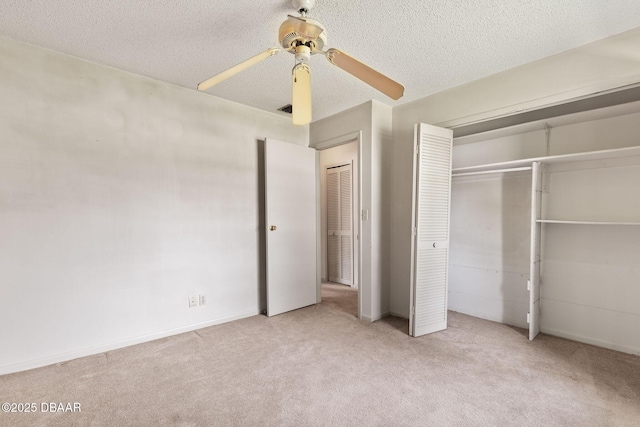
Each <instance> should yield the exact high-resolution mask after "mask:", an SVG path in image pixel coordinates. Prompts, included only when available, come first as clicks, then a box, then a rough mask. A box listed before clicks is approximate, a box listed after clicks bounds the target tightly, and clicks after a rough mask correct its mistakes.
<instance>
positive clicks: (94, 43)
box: [0, 0, 640, 120]
mask: <svg viewBox="0 0 640 427" xmlns="http://www.w3.org/2000/svg"><path fill="white" fill-rule="evenodd" d="M288 13H291V14H295V11H294V10H293V7H292V6H291V2H290V0H261V1H256V0H235V1H229V0H224V1H223V0H182V1H169V0H135V1H129V0H91V1H86V0H56V1H51V0H0V34H2V35H4V36H7V37H10V38H13V39H16V40H22V41H26V42H29V43H31V44H34V45H37V46H42V47H45V48H49V49H52V50H56V51H59V52H64V53H67V54H70V55H73V56H77V57H80V58H84V59H88V60H91V61H94V62H97V63H100V64H105V65H108V66H111V67H115V68H118V69H121V70H126V71H130V72H133V73H136V74H141V75H144V76H148V77H152V78H154V79H157V80H162V81H166V82H170V83H173V84H176V85H180V86H184V87H188V88H192V89H194V90H195V86H196V84H197V83H199V82H200V81H202V80H204V79H206V78H208V77H210V76H212V75H214V74H217V73H218V72H220V71H223V70H224V69H226V68H229V67H230V66H233V65H235V64H236V63H238V62H241V61H243V60H245V59H247V58H248V57H250V56H253V55H255V54H257V53H259V52H262V51H264V50H266V49H267V48H269V47H272V46H277V33H278V28H279V26H280V23H281V22H282V21H284V20H285V19H286V15H287V14H288ZM309 16H310V17H312V18H314V19H316V20H318V21H320V22H321V23H323V24H324V25H325V26H326V28H327V35H328V43H327V46H328V47H336V48H339V49H341V50H343V51H345V52H346V53H348V54H350V55H352V56H354V57H356V58H358V59H360V60H361V61H363V62H365V63H367V64H368V65H370V66H371V67H373V68H375V69H377V70H379V71H381V72H382V73H384V74H386V75H388V76H389V77H391V78H393V79H395V80H397V81H399V82H400V83H402V84H403V85H404V86H405V88H406V90H405V96H404V97H403V98H401V99H400V100H399V101H395V102H394V101H392V100H390V99H388V98H386V97H385V96H384V95H382V94H379V93H378V92H377V91H375V90H374V89H371V88H370V87H369V86H367V85H365V84H364V83H362V82H361V81H359V80H357V79H356V78H354V77H352V76H350V75H349V74H347V73H345V72H344V71H342V70H340V69H338V68H337V67H335V66H333V65H331V64H330V63H329V62H328V61H327V60H326V59H324V58H323V57H321V56H314V57H312V58H311V63H310V64H311V67H312V90H313V108H314V117H313V118H314V120H318V119H321V118H323V117H326V116H329V115H331V114H334V113H337V112H339V111H342V110H344V109H346V108H349V107H352V106H354V105H358V104H361V103H363V102H365V101H368V100H370V99H377V100H380V101H382V102H385V103H387V104H389V105H399V104H402V103H406V102H409V101H412V100H415V99H418V98H421V97H424V96H426V95H429V94H431V93H435V92H439V91H441V90H444V89H447V88H450V87H454V86H458V85H460V84H463V83H466V82H469V81H472V80H475V79H478V78H480V77H484V76H487V75H490V74H494V73H496V72H500V71H503V70H506V69H509V68H513V67H515V66H517V65H520V64H524V63H527V62H530V61H533V60H536V59H539V58H543V57H545V56H549V55H552V54H555V53H558V52H561V51H564V50H567V49H571V48H573V47H576V46H580V45H583V44H586V43H589V42H591V41H594V40H598V39H602V38H605V37H607V36H610V35H613V34H617V33H620V32H622V31H625V30H629V29H632V28H635V27H638V26H640V1H638V0H607V1H604V0H431V1H427V0H404V1H388V0H387V1H383V0H351V1H348V0H317V2H316V7H315V9H313V10H312V11H311V12H310V14H309ZM0 60H1V58H0ZM293 65H294V58H293V55H290V54H288V53H280V54H279V55H276V56H274V57H271V58H269V59H268V60H266V61H264V62H262V63H260V64H259V65H257V66H255V67H253V68H251V69H249V70H246V71H244V72H243V73H241V74H239V75H236V76H234V77H233V78H231V79H229V80H226V81H225V82H223V83H221V84H219V85H218V86H215V87H213V88H212V89H210V90H209V91H208V93H210V94H212V95H216V96H220V97H222V98H227V99H230V100H233V101H237V102H240V103H242V104H246V105H251V106H254V107H258V108H261V109H264V110H268V111H276V109H277V108H278V107H281V106H283V105H285V104H288V103H289V102H290V97H291V88H290V84H291V83H290V75H291V68H292V67H293Z"/></svg>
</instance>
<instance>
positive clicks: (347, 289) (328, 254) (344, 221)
mask: <svg viewBox="0 0 640 427" xmlns="http://www.w3.org/2000/svg"><path fill="white" fill-rule="evenodd" d="M359 150H360V141H359V137H358V136H355V137H354V136H351V137H350V138H348V139H343V140H342V141H337V142H336V143H335V144H332V145H331V147H328V148H326V149H318V161H319V168H318V172H319V173H318V178H319V181H320V182H319V184H320V185H319V186H320V203H319V206H320V209H319V210H320V212H319V214H320V215H319V216H320V231H319V233H318V234H319V237H320V248H319V249H320V250H319V252H320V254H321V255H320V257H319V258H320V287H319V289H318V293H319V295H318V298H319V300H320V301H321V300H325V301H327V302H331V303H332V304H338V305H339V306H340V307H351V308H350V309H349V312H350V314H352V315H354V316H357V317H361V305H362V304H361V300H360V297H361V295H360V290H359V288H360V286H359V273H360V217H359V215H358V213H359V211H360V207H359V206H360V193H361V191H360V179H359V170H360V169H359V157H360V156H359ZM356 295H357V304H353V303H349V302H348V301H346V300H345V301H338V300H341V299H343V298H345V299H346V298H348V299H351V300H352V301H353V299H354V296H356Z"/></svg>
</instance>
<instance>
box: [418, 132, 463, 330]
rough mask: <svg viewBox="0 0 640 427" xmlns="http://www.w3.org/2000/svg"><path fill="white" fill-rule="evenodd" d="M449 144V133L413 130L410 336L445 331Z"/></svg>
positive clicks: (447, 262)
mask: <svg viewBox="0 0 640 427" xmlns="http://www.w3.org/2000/svg"><path fill="white" fill-rule="evenodd" d="M452 141H453V132H452V131H451V130H449V129H443V128H438V127H435V126H430V125H425V124H420V125H416V133H415V142H416V143H415V157H414V184H413V220H412V235H413V238H412V257H411V258H412V259H411V260H412V263H411V284H412V292H411V316H410V323H411V324H410V328H409V329H410V331H411V335H413V336H420V335H424V334H428V333H431V332H436V331H440V330H443V329H446V327H447V282H448V277H447V276H448V264H449V206H450V199H451V147H452Z"/></svg>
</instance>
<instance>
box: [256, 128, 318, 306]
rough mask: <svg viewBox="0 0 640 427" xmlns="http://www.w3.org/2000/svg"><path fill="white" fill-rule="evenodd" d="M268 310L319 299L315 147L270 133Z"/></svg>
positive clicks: (267, 160)
mask: <svg viewBox="0 0 640 427" xmlns="http://www.w3.org/2000/svg"><path fill="white" fill-rule="evenodd" d="M264 151H265V153H264V158H265V168H264V170H265V213H266V221H265V224H266V226H267V231H266V234H267V237H266V246H267V251H266V252H267V254H266V257H267V263H266V264H267V272H266V273H267V274H266V282H267V316H275V315H276V314H280V313H284V312H287V311H291V310H295V309H298V308H301V307H306V306H308V305H312V304H315V303H316V172H315V168H316V152H315V150H314V149H312V148H308V147H302V146H299V145H294V144H289V143H286V142H281V141H276V140H273V139H266V141H265V150H264Z"/></svg>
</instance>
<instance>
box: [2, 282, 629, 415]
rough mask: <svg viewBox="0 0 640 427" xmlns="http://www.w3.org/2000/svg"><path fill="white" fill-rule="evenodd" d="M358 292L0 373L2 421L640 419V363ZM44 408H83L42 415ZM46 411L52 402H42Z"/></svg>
mask: <svg viewBox="0 0 640 427" xmlns="http://www.w3.org/2000/svg"><path fill="white" fill-rule="evenodd" d="M356 309H357V291H354V290H353V289H351V288H348V287H346V286H339V285H324V286H323V303H322V304H318V305H315V306H311V307H307V308H304V309H300V310H296V311H294V312H290V313H285V314H282V315H279V316H275V317H273V318H267V317H264V316H254V317H250V318H247V319H243V320H239V321H235V322H230V323H226V324H223V325H218V326H213V327H209V328H204V329H200V330H198V331H195V332H190V333H184V334H180V335H176V336H172V337H168V338H164V339H159V340H156V341H152V342H148V343H144V344H140V345H135V346H131V347H127V348H123V349H119V350H115V351H109V352H106V353H102V354H98V355H94V356H89V357H83V358H80V359H76V360H72V361H69V362H66V363H60V364H56V365H51V366H47V367H43V368H39V369H33V370H30V371H25V372H19V373H15V374H10V375H4V376H1V377H0V402H9V403H11V402H15V403H31V402H33V403H36V405H37V411H36V412H35V413H4V412H0V425H1V426H157V425H167V426H258V425H259V426H639V425H640V357H638V356H633V355H629V354H624V353H618V352H615V351H611V350H606V349H602V348H598V347H593V346H589V345H585V344H581V343H576V342H572V341H568V340H565V339H561V338H556V337H552V336H548V335H544V334H541V335H540V336H539V337H538V338H536V339H535V340H534V341H529V340H528V339H527V337H526V334H525V331H524V330H521V329H517V328H513V327H509V326H506V325H502V324H498V323H493V322H490V321H486V320H482V319H478V318H474V317H469V316H465V315H462V314H459V313H455V312H450V313H449V328H448V329H447V330H446V331H443V332H439V333H435V334H431V335H428V336H425V337H420V338H411V337H409V336H408V335H407V330H408V322H407V320H406V319H399V318H396V317H388V318H385V319H383V320H381V321H378V322H374V323H367V322H364V321H361V320H358V319H357V318H356V317H355V313H356ZM43 402H45V403H47V402H55V403H63V404H65V405H66V403H71V404H72V405H73V403H75V402H77V403H79V404H80V405H81V412H51V411H50V410H49V411H47V412H42V411H41V409H42V408H41V405H42V403H43ZM44 409H47V408H46V407H45V408H44Z"/></svg>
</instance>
